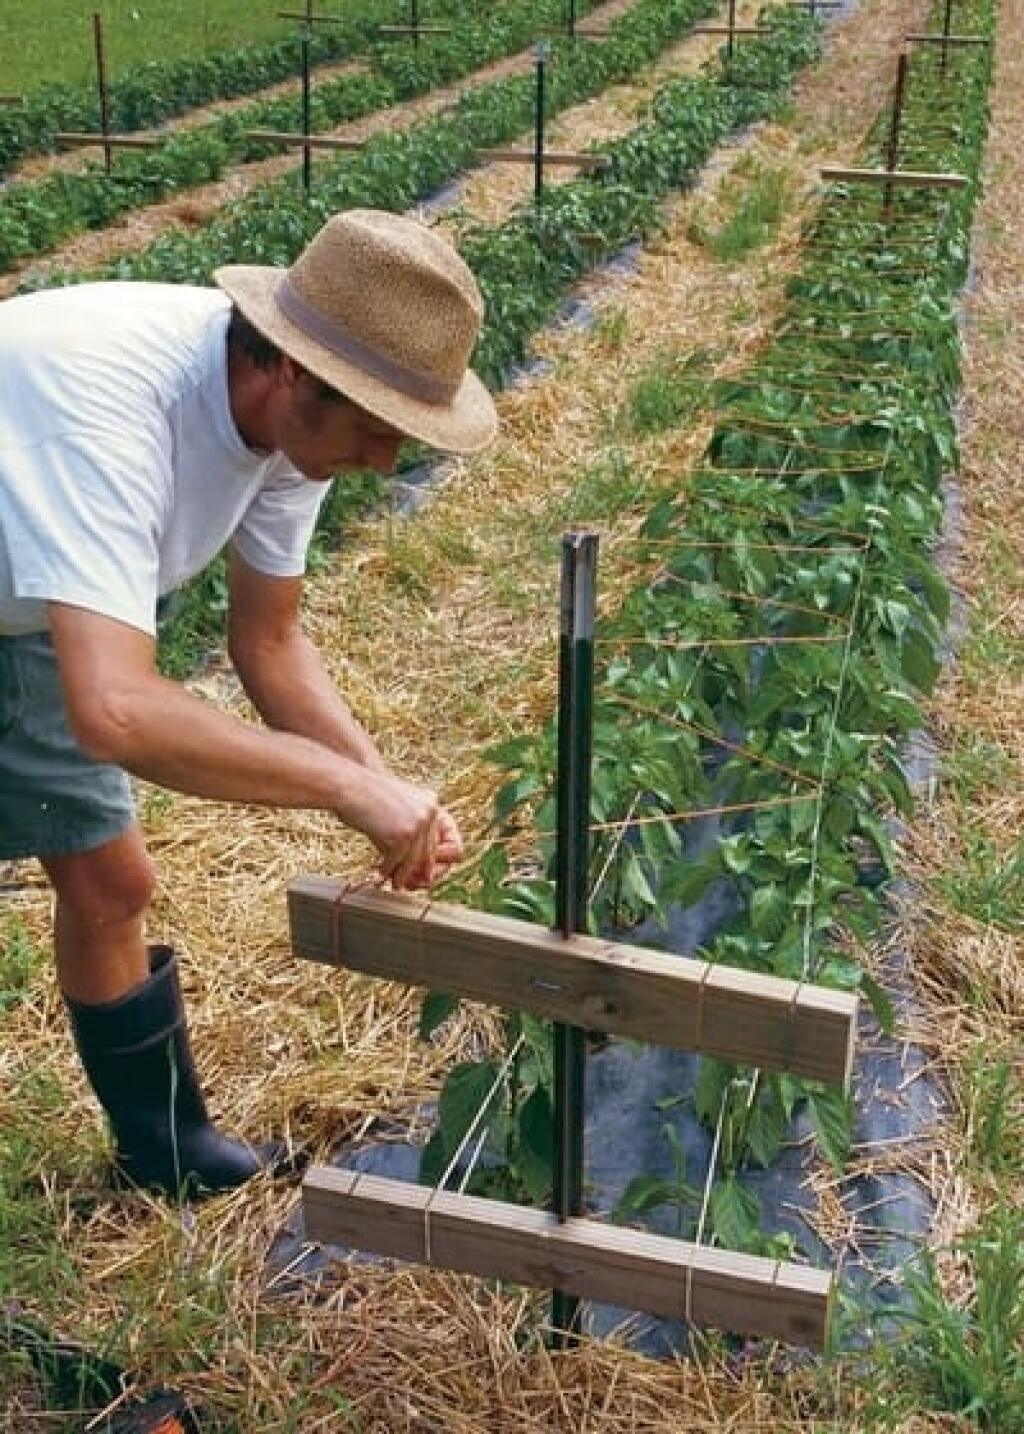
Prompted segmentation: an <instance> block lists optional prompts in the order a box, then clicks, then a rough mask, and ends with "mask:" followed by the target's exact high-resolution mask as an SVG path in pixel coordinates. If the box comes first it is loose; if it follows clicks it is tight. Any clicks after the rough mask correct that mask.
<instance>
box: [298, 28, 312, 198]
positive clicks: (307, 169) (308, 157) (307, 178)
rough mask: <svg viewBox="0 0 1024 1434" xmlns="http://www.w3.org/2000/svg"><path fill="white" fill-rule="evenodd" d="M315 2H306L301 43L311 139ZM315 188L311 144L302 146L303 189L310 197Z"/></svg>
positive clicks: (304, 111) (304, 130)
mask: <svg viewBox="0 0 1024 1434" xmlns="http://www.w3.org/2000/svg"><path fill="white" fill-rule="evenodd" d="M312 11H313V0H306V21H305V24H304V25H303V27H302V36H301V39H300V41H299V45H300V48H301V50H302V134H303V137H304V138H305V139H306V140H308V139H309V131H310V113H309V111H310V82H309V42H310V40H311V39H312V37H313V23H312ZM312 187H313V150H312V147H311V146H310V145H309V144H304V145H303V146H302V188H303V190H304V192H305V194H306V197H307V198H308V197H309V193H310V190H311V189H312Z"/></svg>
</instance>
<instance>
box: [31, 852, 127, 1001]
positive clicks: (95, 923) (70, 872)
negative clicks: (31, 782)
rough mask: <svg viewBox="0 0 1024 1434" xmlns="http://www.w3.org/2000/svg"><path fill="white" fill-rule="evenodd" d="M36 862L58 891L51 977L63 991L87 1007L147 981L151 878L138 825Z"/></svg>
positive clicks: (115, 996)
mask: <svg viewBox="0 0 1024 1434" xmlns="http://www.w3.org/2000/svg"><path fill="white" fill-rule="evenodd" d="M40 860H41V861H42V864H43V867H44V869H45V871H46V874H47V876H48V877H49V878H50V881H51V882H52V883H53V886H54V889H55V891H56V893H57V913H56V922H55V946H56V954H57V978H58V980H59V982H60V988H61V990H62V991H63V992H64V994H65V995H66V996H70V997H71V999H72V1000H73V1001H79V1002H81V1003H82V1004H83V1005H88V1006H94V1005H100V1004H102V1003H103V1002H105V1001H113V1000H116V999H117V998H118V997H119V996H123V995H125V994H126V993H127V992H128V991H131V990H134V989H135V988H136V987H137V986H141V985H142V984H143V983H144V982H145V981H147V980H148V979H149V974H150V971H149V957H148V955H147V952H146V945H145V942H144V940H143V922H144V919H145V914H146V910H147V908H148V906H149V903H150V900H151V898H152V895H153V886H154V876H153V863H152V861H151V859H150V857H149V853H148V852H147V851H146V846H145V842H144V841H143V839H142V833H141V831H140V830H139V827H138V825H136V824H133V825H132V826H130V827H128V828H127V830H126V831H124V832H123V833H122V834H121V835H120V836H118V837H115V838H114V840H113V841H108V842H105V843H104V844H103V845H102V846H98V847H94V848H93V849H92V850H91V851H85V852H76V853H74V854H73V855H70V856H43V857H41V858H40Z"/></svg>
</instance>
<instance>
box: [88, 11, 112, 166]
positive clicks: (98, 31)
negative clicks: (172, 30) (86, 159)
mask: <svg viewBox="0 0 1024 1434" xmlns="http://www.w3.org/2000/svg"><path fill="white" fill-rule="evenodd" d="M92 33H93V39H94V41H95V44H96V82H97V84H98V85H99V90H100V129H101V131H102V133H103V163H104V165H105V166H106V170H107V173H108V174H109V173H110V171H111V167H112V164H113V158H114V151H113V148H112V147H111V144H110V100H109V97H108V95H107V65H106V59H105V57H104V53H103V16H102V15H101V14H100V12H99V11H98V10H95V11H93V17H92Z"/></svg>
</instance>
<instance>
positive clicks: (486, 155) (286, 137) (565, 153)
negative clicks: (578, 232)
mask: <svg viewBox="0 0 1024 1434" xmlns="http://www.w3.org/2000/svg"><path fill="white" fill-rule="evenodd" d="M245 133H246V137H247V138H248V139H252V140H259V141H260V142H261V143H264V144H280V145H283V146H285V147H286V148H290V149H302V148H304V147H305V146H307V145H308V146H309V148H310V149H324V150H347V151H357V150H361V149H364V148H365V147H366V140H364V139H343V138H339V137H337V136H334V135H309V136H308V138H307V136H306V135H302V134H292V133H290V132H286V131H283V130H275V129H249V130H246V132H245ZM476 158H477V159H478V160H481V161H482V160H487V161H488V162H495V163H497V162H499V161H500V162H501V163H503V164H508V163H516V164H518V163H521V164H533V162H534V158H535V156H534V152H533V150H532V149H530V150H526V149H480V150H477V151H476ZM544 163H545V164H553V165H561V166H570V167H572V166H574V167H575V168H577V169H595V170H596V169H607V168H608V167H609V166H610V165H611V160H610V158H609V157H608V155H606V154H584V153H583V152H582V151H580V152H579V153H577V152H576V151H574V150H567V149H554V150H545V151H544Z"/></svg>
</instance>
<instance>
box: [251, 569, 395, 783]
mask: <svg viewBox="0 0 1024 1434" xmlns="http://www.w3.org/2000/svg"><path fill="white" fill-rule="evenodd" d="M229 583H230V601H229V608H228V651H229V654H230V657H231V661H232V662H233V663H234V666H235V671H236V672H237V673H238V676H239V678H240V679H241V682H242V686H243V687H244V688H245V690H246V693H247V694H248V696H249V698H250V699H251V701H252V703H253V706H254V707H255V708H256V710H257V711H258V712H259V714H260V716H261V717H262V718H263V720H264V722H266V723H267V725H268V726H270V727H275V728H277V729H278V730H279V731H282V732H292V733H294V734H295V735H296V736H300V737H308V738H310V739H312V740H313V741H315V742H319V743H321V744H322V745H323V746H325V747H329V748H330V749H331V751H332V752H338V753H339V754H340V755H341V756H344V757H349V758H351V759H352V760H353V761H355V762H360V763H361V764H362V765H363V766H365V767H370V768H372V769H374V770H376V771H385V770H387V768H386V764H385V763H384V761H383V759H382V758H381V755H380V753H379V752H378V751H377V748H376V747H375V746H374V744H373V741H372V740H371V738H370V736H369V735H368V733H366V732H365V731H364V730H363V728H362V727H361V726H360V725H359V723H358V722H357V721H356V719H355V718H354V717H353V716H352V713H351V712H350V711H349V709H348V708H347V707H346V705H345V703H344V702H343V701H342V700H341V698H340V697H339V695H338V693H337V691H336V690H335V688H334V686H333V684H332V682H331V680H330V678H329V677H328V675H327V673H326V672H325V670H324V666H323V663H322V662H321V660H320V654H319V653H318V652H317V650H316V647H315V646H314V644H313V643H312V642H310V640H309V638H308V637H307V636H306V634H305V633H304V632H303V631H302V627H301V625H300V623H299V600H300V597H301V591H302V579H301V578H274V577H268V576H267V575H266V574H264V573H260V572H257V570H256V569H255V568H253V567H250V565H249V564H248V563H247V562H246V561H245V559H244V558H243V557H241V555H240V554H239V553H237V552H232V553H231V555H230V559H229Z"/></svg>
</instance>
